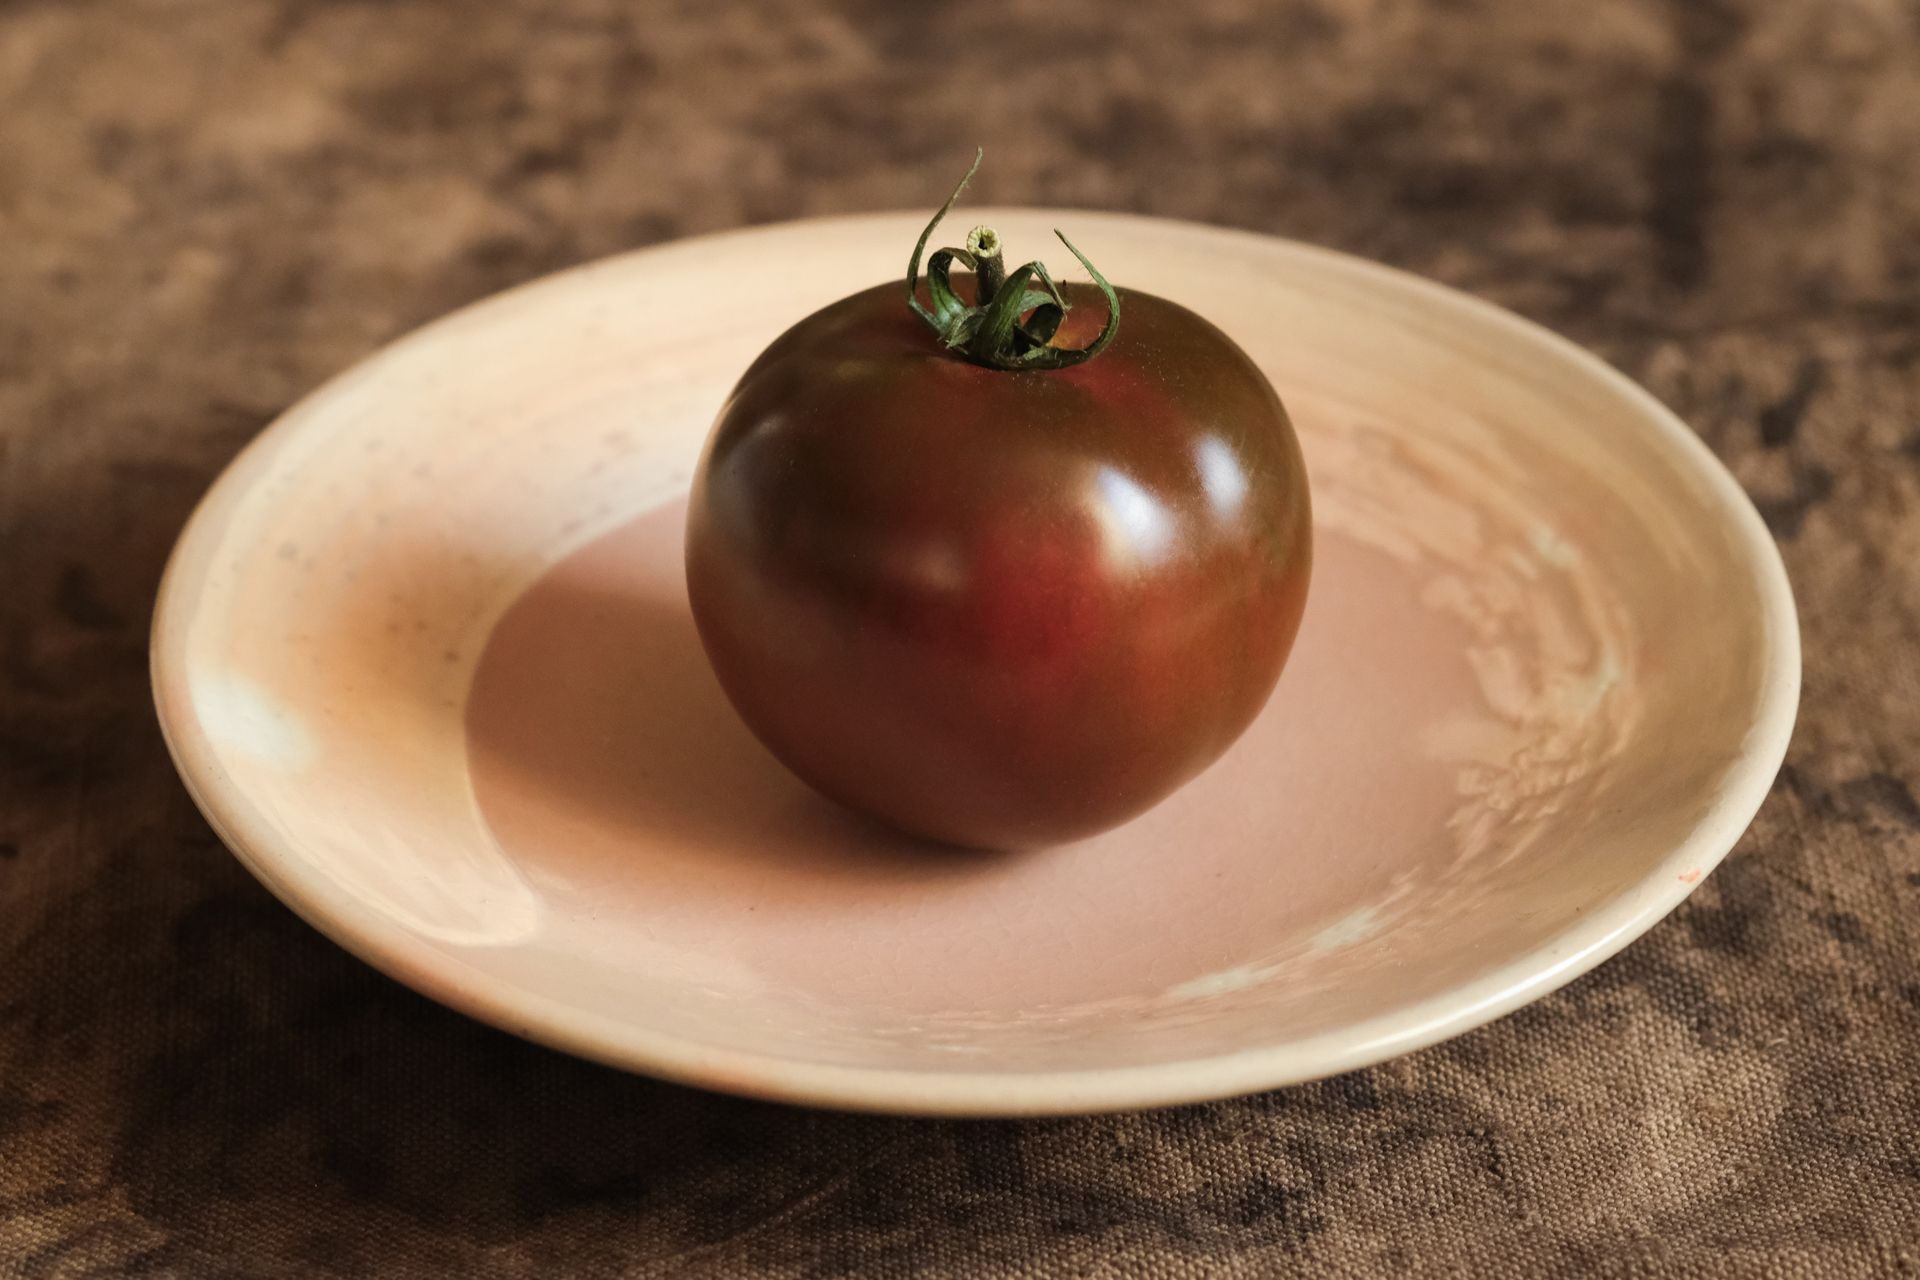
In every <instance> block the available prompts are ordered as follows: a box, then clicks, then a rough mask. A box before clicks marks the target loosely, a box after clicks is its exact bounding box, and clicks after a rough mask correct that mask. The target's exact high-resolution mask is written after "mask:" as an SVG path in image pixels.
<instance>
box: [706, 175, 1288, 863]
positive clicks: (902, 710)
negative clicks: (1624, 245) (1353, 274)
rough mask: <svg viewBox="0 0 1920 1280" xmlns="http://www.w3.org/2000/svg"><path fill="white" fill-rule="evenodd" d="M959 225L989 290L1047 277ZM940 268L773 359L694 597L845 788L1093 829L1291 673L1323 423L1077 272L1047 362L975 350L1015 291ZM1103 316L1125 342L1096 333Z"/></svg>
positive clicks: (723, 453)
mask: <svg viewBox="0 0 1920 1280" xmlns="http://www.w3.org/2000/svg"><path fill="white" fill-rule="evenodd" d="M976 163H977V161H976ZM962 185H964V183H963V184H962ZM955 194H956V195H957V194H958V192H957V191H956V193H955ZM951 203H952V202H951V201H949V204H951ZM942 212H943V213H944V212H945V211H944V210H943V211H942ZM935 221H936V222H937V221H938V217H936V219H935ZM928 230H929V231H931V230H932V227H931V226H929V228H928ZM1063 239H1064V237H1063ZM924 242H925V241H924V237H923V241H922V243H923V244H924ZM969 246H970V248H973V249H978V248H980V247H982V246H984V247H986V248H989V249H991V248H993V247H994V246H995V241H994V238H993V237H992V235H991V233H990V232H986V233H984V234H983V232H981V231H976V232H975V234H974V236H973V237H970V239H969ZM1069 247H1070V248H1071V246H1069ZM943 252H944V253H946V254H947V255H948V257H947V258H946V259H945V260H944V261H942V260H941V259H940V255H936V261H935V265H937V266H939V267H942V268H943V267H944V266H945V265H946V262H951V261H955V260H958V261H960V262H962V264H963V265H965V264H968V263H971V264H973V265H974V266H976V267H977V268H978V269H979V272H978V273H979V274H987V275H988V276H989V287H992V286H994V285H999V286H1000V287H1002V288H1005V287H1020V288H1024V287H1026V283H1025V282H1026V281H1028V280H1032V279H1038V278H1041V277H1038V276H1037V275H1035V274H1033V273H1027V269H1026V268H1022V269H1021V271H1018V272H1015V273H1013V275H1012V276H1011V277H1005V276H1004V273H1002V272H1001V271H1000V269H999V264H998V262H997V260H996V261H988V256H987V255H986V254H984V253H978V252H975V253H968V252H963V251H958V250H952V251H943ZM1075 253H1076V255H1077V254H1078V251H1077V250H1076V251H1075ZM918 257H919V255H918V253H917V252H916V254H915V270H913V271H910V273H909V283H908V288H909V289H910V290H911V289H913V288H915V277H916V276H917V266H918ZM1082 261H1083V262H1085V259H1084V258H1083V259H1082ZM1090 265H1091V264H1089V266H1090ZM1023 273H1025V274H1023ZM930 274H932V275H933V276H934V277H935V278H936V283H935V285H934V287H933V288H932V289H931V290H928V291H922V292H919V293H917V294H910V295H909V296H913V297H915V298H916V299H917V300H918V302H919V304H920V305H919V306H918V307H910V306H909V304H908V302H907V300H906V298H904V297H903V296H902V293H901V290H900V287H899V286H898V285H892V286H880V287H876V288H873V289H869V290H866V291H865V292H862V293H856V294H854V295H853V296H851V297H848V298H845V299H843V300H841V301H839V302H836V303H834V304H832V305H831V306H828V307H826V308H825V309H823V310H821V311H818V312H816V313H814V314H813V315H811V316H808V317H807V318H806V319H804V320H802V321H800V322H799V323H798V324H796V325H794V326H793V327H792V328H791V329H789V330H788V331H787V332H786V333H785V334H783V335H781V336H780V337H779V338H778V339H777V340H776V341H775V342H774V343H773V345H772V346H770V347H769V348H767V350H766V351H765V352H764V353H763V354H762V355H761V356H760V357H759V358H758V359H757V360H755V361H754V363H753V364H752V366H751V367H750V368H749V369H748V370H747V371H746V373H745V374H744V376H742V378H741V379H740V382H739V385H738V386H736V387H735V388H734V390H733V393H732V395H731V396H730V397H729V399H728V400H727V402H726V404H725V406H724V407H723V408H722V410H721V412H720V415H719V419H718V421H717V422H716V424H715V426H714V429H713V433H712V436H711V437H710V439H709V441H708V443H707V448H706V451H705V453H704V455H703V457H702V459H701V462H700V466H699V470H698V473H697V475H696V478H695V482H694V486H693V494H692V499H691V504H690V507H689V513H688V518H687V588H688V594H689V597H690V600H691V603H692V607H693V615H694V619H695V622H696V624H697V626H698V628H699V632H700V637H701V641H702V643H703V645H704V646H705V648H706V651H707V654H708V656H709V658H710V660H711V662H712V664H713V669H714V672H715V673H716V675H717V676H718V677H719V680H720V683H721V685H722V686H723V687H724V689H725V690H726V693H727V695H728V697H729V698H730V699H731V700H732V702H733V704H734V706H735V707H736V708H738V710H739V712H740V714H741V716H742V717H743V718H744V719H745V721H746V723H747V724H748V725H749V726H750V727H751V728H752V729H753V731H754V732H755V733H756V734H757V735H758V736H759V738H760V739H761V741H763V742H764V743H765V744H766V745H767V747H768V748H770V749H771V750H772V752H773V753H774V754H775V755H776V756H777V757H779V759H780V760H782V761H783V762H784V763H785V764H786V765H787V766H788V767H789V768H791V769H792V770H793V772H794V773H796V774H798V775H799V776H800V777H801V778H802V779H804V780H805V781H807V782H808V783H810V784H812V785H813V786H814V787H815V788H817V789H818V790H819V791H821V792H824V793H825V794H826V795H828V796H830V797H832V798H834V799H836V800H838V801H841V802H842V803H844V804H846V805H849V806H851V807H853V808H856V809H860V810H864V811H866V812H868V813H871V814H873V815H876V816H878V817H880V818H882V819H884V820H886V821H888V822H890V823H892V824H894V825H896V826H898V827H901V828H904V829H905V830H907V831H909V832H914V833H917V834H920V835H924V836H930V837H934V838H936V839H939V840H943V841H948V842H953V843H957V844H962V845H972V846H980V847H987V848H1019V847H1027V846H1034V845H1041V844H1047V843H1053V842H1057V841H1063V840H1068V839H1073V838H1076V837H1080V836H1085V835H1089V834H1092V833H1094V832H1097V831H1100V830H1102V829H1104V828H1107V827H1110V826H1112V825H1114V824H1116V823H1119V822H1121V821H1123V820H1125V819H1127V818H1129V817H1131V816H1133V815H1135V814H1138V813H1140V812H1141V811H1142V810H1144V809H1146V808H1148V807H1150V806H1151V805H1153V804H1154V803H1156V802H1157V801H1159V800H1160V799H1162V798H1163V797H1165V796H1166V795H1167V794H1169V793H1170V792H1171V791H1173V790H1174V789H1175V788H1177V787H1178V786H1179V785H1180V784H1181V783H1183V782H1185V781H1187V780H1188V779H1190V778H1192V777H1193V776H1194V775H1195V774H1197V773H1199V772H1200V771H1201V770H1202V769H1204V768H1205V767H1206V766H1207V765H1208V764H1210V763H1211V762H1212V761H1213V760H1214V759H1216V758H1217V757H1218V756H1219V755H1220V754H1221V753H1222V752H1223V751H1225V750H1226V748H1227V747H1228V746H1229V745H1231V744H1232V742H1233V741H1234V739H1235V738H1237V737H1238V736H1239V735H1240V734H1241V732H1242V731H1243V730H1245V728H1246V727H1247V725H1248V724H1249V723H1250V722H1251V721H1252V720H1253V718H1254V716H1255V715H1256V714H1257V713H1258V712H1259V710H1260V708H1261V706H1262V705H1263V704H1264V703H1265V701H1266V699H1267V697H1268V695H1269V694H1270V693H1271V691H1272V689H1273V687H1274V684H1275V682H1276V681H1277V680H1278V679H1279V676H1280V671H1281V667H1282V666H1283V664H1284V663H1285V661H1286V657H1287V653H1288V650H1289V649H1290V648H1291V646H1292V643H1293V639H1294V634H1295V631H1296V630H1297V629H1298V626H1299V622H1300V617H1301V613H1302V610H1303V608H1304V606H1305V601H1306V593H1307V581H1308V576H1309V566H1310V561H1311V530H1310V515H1309V506H1308V495H1307V484H1306V474H1305V469H1304V466H1303V464H1302V461H1301V456H1300V449H1299V444H1298V442H1297V440H1296V438H1295V436H1294V432H1293V429H1292V427H1291V425H1290V424H1289V422H1288V419H1287V415H1286V412H1285V410H1284V409H1283V408H1282V407H1281V403H1280V400H1279V398H1278V397H1277V396H1276V395H1275V393H1274V391H1273V388H1272V387H1271V386H1270V385H1269V384H1268V382H1267V380H1266V378H1265V377H1264V376H1262V374H1261V373H1260V371H1259V370H1258V369H1257V368H1256V367H1255V366H1254V364H1253V362H1252V361H1251V360H1250V359H1249V358H1248V357H1247V356H1246V354H1245V353H1244V352H1242V351H1241V350H1240V348H1239V347H1237V346H1236V345H1235V344H1234V343H1233V342H1232V341H1231V340H1230V339H1229V338H1228V337H1227V336H1226V335H1225V334H1223V333H1222V332H1220V330H1219V329H1217V328H1215V327H1214V326H1213V325H1211V324H1209V323H1208V322H1207V321H1205V320H1203V319H1201V318H1200V317H1199V316H1197V315H1195V314H1194V313H1193V312H1191V311H1188V310H1186V309H1185V308H1183V307H1180V306H1178V305H1176V304H1175V303H1172V302H1168V301H1166V300H1164V299H1162V298H1157V297H1154V296H1152V295H1150V294H1146V293H1140V292H1136V291H1127V292H1125V293H1124V294H1123V295H1121V296H1120V297H1119V298H1118V299H1114V298H1112V297H1111V295H1110V293H1107V292H1103V291H1104V290H1105V289H1106V286H1105V281H1104V280H1100V287H1099V288H1095V287H1091V286H1084V285H1070V286H1066V287H1064V288H1057V291H1056V287H1054V286H1051V285H1050V283H1049V286H1048V288H1049V291H1048V292H1047V294H1046V295H1045V297H1046V298H1049V299H1056V300H1057V302H1058V303H1059V304H1060V305H1059V306H1057V307H1055V306H1052V305H1051V304H1041V303H1036V299H1037V298H1039V297H1040V295H1038V294H1029V295H1028V296H1027V297H1026V298H1025V299H1023V300H1022V301H1021V303H1020V306H1021V307H1023V308H1025V307H1027V306H1028V304H1029V303H1036V305H1035V307H1034V309H1033V311H1032V312H1031V314H1033V315H1034V316H1036V317H1037V321H1036V322H1034V323H1030V324H1028V326H1027V327H1026V329H1025V330H1023V331H1022V332H1021V333H1016V334H1014V335H1013V336H1012V339H1011V341H1010V342H1008V341H1005V340H1002V345H1001V347H1000V348H999V354H1000V356H1001V357H1002V358H1004V359H1005V360H1007V361H1008V362H1010V363H1011V362H1017V361H1019V360H1020V359H1022V358H1023V357H1024V358H1026V359H1028V360H1029V361H1031V362H1032V364H1033V365H1034V366H1037V367H1014V368H1004V367H993V366H992V365H990V364H987V363H983V362H981V360H980V358H979V356H978V353H977V352H971V353H970V352H969V351H968V350H967V349H965V348H964V346H963V345H961V344H956V345H955V346H952V347H950V346H949V345H947V340H952V339H956V338H964V337H965V336H966V334H967V333H973V332H976V331H977V328H978V324H979V323H991V322H992V319H993V318H992V317H983V316H982V313H981V311H980V309H979V308H977V307H972V308H970V307H967V306H966V305H965V304H964V303H963V302H959V301H958V300H957V295H958V294H959V293H960V292H961V290H959V289H954V288H953V287H952V285H951V284H949V283H947V282H945V281H944V273H943V271H938V270H932V269H931V268H930ZM1095 275H1096V279H1099V277H1098V274H1097V273H1095ZM1003 278H1004V279H1005V280H1006V281H1008V282H1009V283H1008V284H1001V283H1000V282H1001V280H1002V279H1003ZM957 283H960V284H961V285H962V287H963V288H964V281H962V282H957ZM943 287H944V288H945V289H946V290H947V291H948V292H949V294H950V295H951V297H950V303H951V305H950V306H949V307H948V308H947V310H946V311H945V312H944V313H943V312H942V310H941V306H940V303H939V297H940V294H941V291H942V288H943ZM1103 303H1104V304H1106V305H1105V306H1103V305H1102V304H1103ZM1115 307H1118V308H1119V312H1120V314H1121V315H1122V316H1123V322H1122V323H1118V324H1117V325H1116V324H1114V323H1113V317H1114V312H1113V308H1115ZM1103 311H1105V312H1107V313H1108V317H1109V318H1108V322H1107V324H1106V325H1104V326H1101V327H1102V328H1103V329H1104V330H1105V333H1104V335H1103V336H1104V337H1105V338H1106V339H1110V340H1108V341H1104V342H1102V341H1099V340H1096V341H1094V342H1089V343H1088V346H1086V347H1079V348H1075V347H1073V346H1072V345H1071V344H1072V343H1073V342H1074V341H1076V340H1077V341H1082V342H1086V341H1087V340H1088V339H1089V338H1090V337H1092V336H1093V335H1092V334H1090V333H1089V330H1090V329H1091V328H1093V327H1094V326H1095V325H1097V324H1099V321H1100V317H1101V314H1102V312H1103ZM1050 312H1057V313H1055V314H1050ZM922 313H924V314H922ZM963 313H964V314H972V315H973V316H974V317H975V321H971V322H964V323H956V317H960V316H962V315H963ZM929 320H931V321H932V322H933V323H934V324H935V325H936V328H941V327H942V326H943V325H944V334H945V339H946V340H943V335H942V333H941V332H935V331H930V329H929V327H928V322H929ZM1056 324H1058V331H1057V332H1055V325H1056ZM1090 348H1097V349H1095V350H1093V354H1092V356H1091V358H1088V357H1087V355H1086V353H1087V351H1088V350H1089V349H1090ZM1054 363H1057V364H1059V365H1061V366H1063V367H1047V366H1049V365H1050V364H1054Z"/></svg>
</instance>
